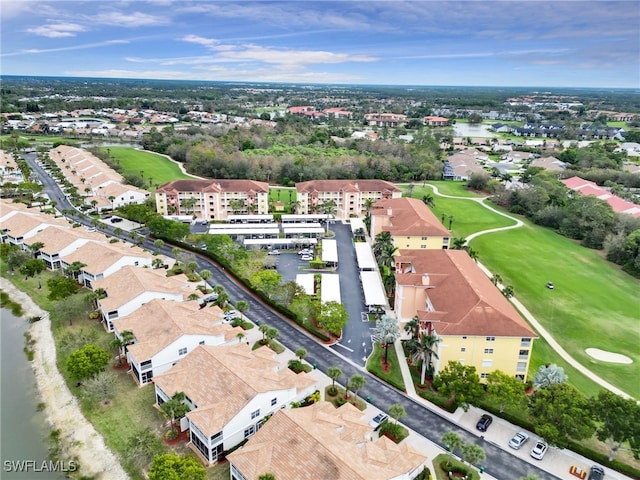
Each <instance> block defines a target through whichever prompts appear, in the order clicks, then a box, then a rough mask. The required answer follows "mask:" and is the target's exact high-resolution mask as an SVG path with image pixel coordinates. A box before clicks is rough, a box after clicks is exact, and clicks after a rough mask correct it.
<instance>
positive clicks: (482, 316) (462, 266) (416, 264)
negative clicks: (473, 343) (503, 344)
mask: <svg viewBox="0 0 640 480" xmlns="http://www.w3.org/2000/svg"><path fill="white" fill-rule="evenodd" d="M396 262H401V263H411V265H412V266H413V270H414V272H415V273H404V274H402V273H400V274H396V281H397V282H398V283H399V284H401V285H416V286H422V285H425V277H424V276H423V274H427V275H428V285H430V286H433V288H429V290H428V295H429V299H430V300H431V303H432V305H433V307H434V308H435V311H432V312H428V311H424V310H423V311H419V312H418V316H419V317H420V319H421V320H428V321H433V322H438V323H436V325H435V327H436V330H437V331H438V333H439V334H441V335H477V336H496V337H498V336H500V337H532V338H535V337H537V335H536V334H535V333H534V332H533V330H531V328H530V327H529V325H527V323H526V322H525V321H524V320H523V318H522V317H521V316H520V314H519V313H518V312H517V311H516V309H515V308H514V307H513V305H511V303H510V302H509V301H508V300H507V299H506V298H505V296H504V295H503V294H502V293H501V292H500V290H499V289H498V288H497V287H496V286H495V285H494V284H493V283H492V282H491V280H490V279H489V278H488V277H487V276H486V275H485V274H484V273H483V272H482V270H480V268H479V267H478V265H477V264H476V263H475V262H474V261H473V259H471V257H469V255H468V254H467V252H465V251H464V250H400V251H399V252H398V256H396Z"/></svg>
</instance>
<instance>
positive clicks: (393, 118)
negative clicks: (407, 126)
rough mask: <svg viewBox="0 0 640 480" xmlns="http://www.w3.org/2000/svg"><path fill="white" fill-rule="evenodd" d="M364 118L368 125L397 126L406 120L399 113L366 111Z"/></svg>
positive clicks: (405, 117) (404, 116)
mask: <svg viewBox="0 0 640 480" xmlns="http://www.w3.org/2000/svg"><path fill="white" fill-rule="evenodd" d="M364 118H365V120H366V121H367V124H368V125H372V126H376V125H377V126H378V127H397V126H398V125H401V124H403V123H405V122H406V121H407V116H406V115H403V114H401V113H367V114H366V115H365V116H364Z"/></svg>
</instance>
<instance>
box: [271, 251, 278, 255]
mask: <svg viewBox="0 0 640 480" xmlns="http://www.w3.org/2000/svg"><path fill="white" fill-rule="evenodd" d="M269 255H280V250H269Z"/></svg>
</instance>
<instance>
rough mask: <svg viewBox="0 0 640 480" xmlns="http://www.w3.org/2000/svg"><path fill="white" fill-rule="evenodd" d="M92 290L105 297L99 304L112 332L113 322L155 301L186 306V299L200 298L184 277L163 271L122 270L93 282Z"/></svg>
mask: <svg viewBox="0 0 640 480" xmlns="http://www.w3.org/2000/svg"><path fill="white" fill-rule="evenodd" d="M92 286H93V290H94V291H96V290H98V289H102V290H104V291H105V292H106V294H107V296H106V297H104V298H101V299H99V300H98V310H100V313H101V314H102V323H103V324H104V327H105V329H106V330H107V331H108V332H112V331H113V320H115V319H116V318H122V317H126V316H127V315H130V314H131V313H133V312H135V311H136V310H137V309H139V308H140V307H141V306H142V305H144V304H145V303H147V302H150V301H151V300H153V299H155V298H160V299H163V300H173V301H175V302H186V301H188V299H189V296H190V295H192V294H196V295H198V296H200V295H201V293H200V291H199V290H197V289H196V286H195V284H194V283H193V282H189V281H188V279H187V277H186V276H185V275H175V276H173V277H167V275H166V272H165V270H164V269H157V270H154V269H151V268H139V267H134V266H125V267H123V268H121V269H120V270H119V271H117V272H116V273H114V274H113V275H111V276H109V277H107V278H103V279H101V280H96V281H94V282H93V285H92Z"/></svg>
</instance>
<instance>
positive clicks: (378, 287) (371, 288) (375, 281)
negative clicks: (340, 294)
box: [360, 271, 387, 307]
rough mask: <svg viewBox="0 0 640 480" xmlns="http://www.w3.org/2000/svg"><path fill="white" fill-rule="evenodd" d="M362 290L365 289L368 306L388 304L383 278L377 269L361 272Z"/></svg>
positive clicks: (365, 301) (365, 300)
mask: <svg viewBox="0 0 640 480" xmlns="http://www.w3.org/2000/svg"><path fill="white" fill-rule="evenodd" d="M360 280H361V281H362V290H363V291H364V303H365V304H366V305H367V306H368V307H374V306H381V307H386V306H387V294H386V293H385V291H384V287H383V286H382V280H381V279H380V275H379V274H378V272H377V271H374V272H365V271H363V272H360Z"/></svg>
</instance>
